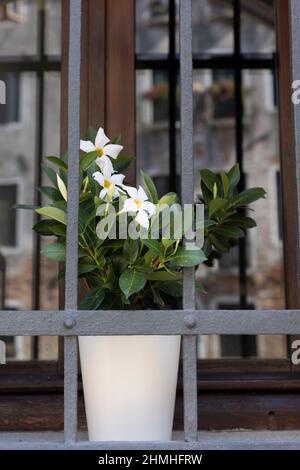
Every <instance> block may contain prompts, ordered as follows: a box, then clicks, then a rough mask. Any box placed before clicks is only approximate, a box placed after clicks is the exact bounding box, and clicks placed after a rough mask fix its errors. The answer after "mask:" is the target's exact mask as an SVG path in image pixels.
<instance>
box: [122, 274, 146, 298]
mask: <svg viewBox="0 0 300 470" xmlns="http://www.w3.org/2000/svg"><path fill="white" fill-rule="evenodd" d="M146 282H147V276H146V274H145V273H142V272H140V271H137V270H136V269H131V270H130V269H127V270H126V271H124V272H123V273H122V274H121V276H120V279H119V286H120V288H121V291H122V292H123V293H124V295H125V297H126V299H128V298H129V297H130V296H131V295H132V294H135V293H136V292H139V291H140V290H142V289H143V288H144V287H145V284H146Z"/></svg>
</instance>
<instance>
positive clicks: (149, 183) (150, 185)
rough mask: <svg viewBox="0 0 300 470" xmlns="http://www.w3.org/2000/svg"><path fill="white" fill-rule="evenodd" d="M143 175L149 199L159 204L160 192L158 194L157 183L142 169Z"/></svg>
mask: <svg viewBox="0 0 300 470" xmlns="http://www.w3.org/2000/svg"><path fill="white" fill-rule="evenodd" d="M141 177H142V180H143V183H144V189H145V191H146V194H147V196H148V198H149V200H150V201H151V202H153V204H157V203H158V194H157V189H156V187H155V184H154V182H153V180H152V178H150V176H148V175H146V173H145V172H144V171H143V170H141Z"/></svg>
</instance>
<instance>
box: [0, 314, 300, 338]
mask: <svg viewBox="0 0 300 470" xmlns="http://www.w3.org/2000/svg"><path fill="white" fill-rule="evenodd" d="M196 334H202V335H213V334H216V335H218V334H226V335H256V334H258V335H259V334H283V335H290V334H295V335H298V334H300V310H196V311H194V310H163V311H160V310H131V311H129V310H124V311H122V310H102V311H77V312H75V311H70V312H68V311H62V310H61V311H19V312H14V311H0V336H1V335H2V336H14V335H23V336H28V335H29V336H35V335H36V336H39V335H46V336H47V335H48V336H100V335H107V336H114V335H196Z"/></svg>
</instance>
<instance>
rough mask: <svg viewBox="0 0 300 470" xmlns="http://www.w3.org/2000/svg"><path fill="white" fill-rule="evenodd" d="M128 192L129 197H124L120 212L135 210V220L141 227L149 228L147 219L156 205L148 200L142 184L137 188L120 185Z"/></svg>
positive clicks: (153, 212) (152, 213)
mask: <svg viewBox="0 0 300 470" xmlns="http://www.w3.org/2000/svg"><path fill="white" fill-rule="evenodd" d="M122 187H123V189H125V190H126V192H127V193H128V194H129V196H130V198H128V199H126V201H125V203H124V207H123V209H122V212H136V213H137V215H136V217H135V219H134V220H135V221H136V222H137V223H138V224H140V225H141V226H142V227H144V228H146V229H148V228H149V219H150V218H151V217H152V216H153V215H154V214H155V212H156V206H155V204H152V202H150V201H148V197H147V194H146V193H145V191H144V190H143V188H142V186H139V189H136V188H132V187H130V186H125V185H123V186H122Z"/></svg>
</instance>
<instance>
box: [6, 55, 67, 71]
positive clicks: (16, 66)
mask: <svg viewBox="0 0 300 470" xmlns="http://www.w3.org/2000/svg"><path fill="white" fill-rule="evenodd" d="M60 69H61V60H60V57H59V56H46V58H45V59H43V60H39V59H38V58H35V57H33V58H25V59H23V58H20V57H18V56H16V57H15V58H14V57H12V58H4V59H3V58H2V59H0V72H1V73H5V72H40V71H45V72H59V71H60Z"/></svg>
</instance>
